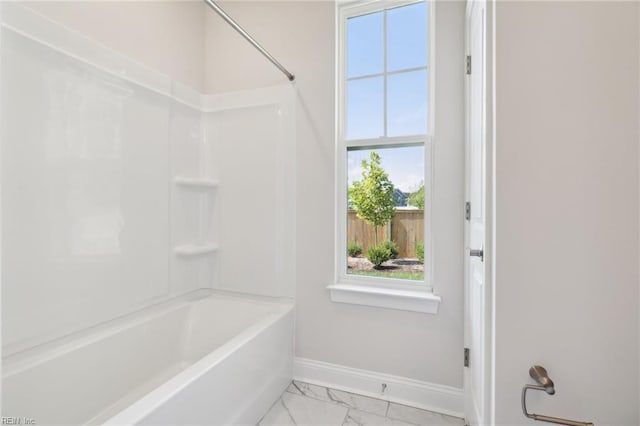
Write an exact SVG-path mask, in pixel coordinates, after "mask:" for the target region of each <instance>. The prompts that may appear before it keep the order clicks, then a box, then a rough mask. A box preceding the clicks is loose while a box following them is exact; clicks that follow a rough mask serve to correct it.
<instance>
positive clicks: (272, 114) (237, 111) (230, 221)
mask: <svg viewBox="0 0 640 426" xmlns="http://www.w3.org/2000/svg"><path fill="white" fill-rule="evenodd" d="M294 102H295V99H294V89H293V88H292V87H290V86H274V87H270V88H264V89H259V90H252V91H247V92H238V93H232V94H225V95H219V96H212V97H208V99H205V104H204V108H205V110H206V111H209V112H207V113H206V114H205V118H204V126H205V134H206V138H205V140H206V141H207V152H206V159H207V162H208V168H210V169H211V170H215V171H216V174H215V177H216V178H217V179H219V180H220V182H221V185H220V189H219V191H218V197H219V198H218V202H217V203H216V217H218V218H219V241H220V250H219V251H218V254H217V256H218V260H219V262H218V263H217V265H218V268H219V269H218V271H217V279H216V280H215V281H214V286H215V288H219V289H224V290H233V291H237V292H242V293H248V294H258V295H266V296H279V297H293V296H294V294H295V254H296V253H295V226H296V225H295V165H294V158H295V125H294V123H295V119H294Z"/></svg>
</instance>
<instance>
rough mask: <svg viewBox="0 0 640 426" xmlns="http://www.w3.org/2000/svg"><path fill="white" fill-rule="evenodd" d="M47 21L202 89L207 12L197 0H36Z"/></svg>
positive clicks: (33, 5) (34, 4)
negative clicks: (205, 16) (63, 26)
mask: <svg viewBox="0 0 640 426" xmlns="http://www.w3.org/2000/svg"><path fill="white" fill-rule="evenodd" d="M24 4H25V5H27V6H28V7H30V8H32V9H33V10H35V11H37V12H38V13H40V14H42V15H45V16H47V17H48V18H50V19H52V20H54V21H56V22H58V23H60V24H62V25H65V26H67V27H68V28H70V29H72V30H75V31H78V32H80V33H82V34H84V35H85V36H87V37H89V38H91V39H93V40H95V41H97V42H99V43H101V44H103V45H105V46H107V47H110V48H112V49H114V50H117V51H118V52H120V53H122V54H124V55H126V56H128V57H130V58H132V59H134V60H137V61H139V62H141V63H143V64H145V65H147V66H148V67H150V68H152V69H154V70H156V71H160V72H161V73H163V74H166V75H168V76H169V77H171V78H172V79H174V80H176V81H180V82H182V83H184V84H186V85H187V86H190V87H192V88H194V89H198V90H202V89H203V88H204V60H203V59H204V55H203V52H204V10H205V7H206V5H205V4H204V3H203V2H202V1H199V0H182V1H153V2H151V1H112V0H111V1H37V2H31V1H29V2H24Z"/></svg>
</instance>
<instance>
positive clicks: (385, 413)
mask: <svg viewBox="0 0 640 426" xmlns="http://www.w3.org/2000/svg"><path fill="white" fill-rule="evenodd" d="M390 408H391V403H390V402H389V401H387V409H386V410H385V412H384V416H385V417H389V409H390Z"/></svg>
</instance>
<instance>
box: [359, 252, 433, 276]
mask: <svg viewBox="0 0 640 426" xmlns="http://www.w3.org/2000/svg"><path fill="white" fill-rule="evenodd" d="M347 265H348V268H349V270H351V271H370V270H374V269H373V263H371V262H369V260H367V258H366V257H351V256H348V258H347ZM376 270H377V271H394V272H412V273H417V272H424V265H422V264H421V263H420V262H418V259H391V260H388V261H386V262H384V263H383V264H382V265H381V266H380V268H379V269H376Z"/></svg>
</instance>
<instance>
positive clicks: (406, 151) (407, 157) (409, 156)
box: [347, 146, 424, 192]
mask: <svg viewBox="0 0 640 426" xmlns="http://www.w3.org/2000/svg"><path fill="white" fill-rule="evenodd" d="M371 151H376V152H377V153H378V154H380V157H381V160H382V161H381V163H382V167H384V170H385V171H386V172H387V174H388V175H389V179H391V182H393V186H395V187H396V188H398V189H399V190H401V191H402V192H414V191H416V190H417V189H418V188H420V186H421V185H422V184H423V183H424V146H409V147H401V148H376V149H366V150H358V151H349V152H348V154H347V168H348V180H349V186H351V184H352V183H353V182H355V181H357V180H361V178H362V160H369V154H370V153H371Z"/></svg>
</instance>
